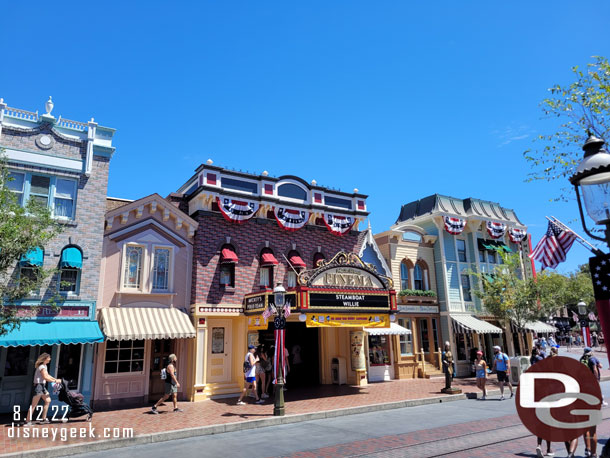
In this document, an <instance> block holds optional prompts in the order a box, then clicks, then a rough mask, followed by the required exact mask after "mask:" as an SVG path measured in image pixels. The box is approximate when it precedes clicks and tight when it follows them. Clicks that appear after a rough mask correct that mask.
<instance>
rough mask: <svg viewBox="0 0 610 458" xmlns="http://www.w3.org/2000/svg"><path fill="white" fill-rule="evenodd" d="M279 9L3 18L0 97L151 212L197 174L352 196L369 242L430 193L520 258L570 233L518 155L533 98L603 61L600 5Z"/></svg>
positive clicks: (608, 43)
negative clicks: (366, 223)
mask: <svg viewBox="0 0 610 458" xmlns="http://www.w3.org/2000/svg"><path fill="white" fill-rule="evenodd" d="M289 3H290V4H288V3H287V2H251V1H250V2H245V1H244V2H241V1H239V2H238V1H233V2H211V1H198V2H192V3H190V4H188V3H187V2H181V3H180V4H178V3H174V4H172V3H168V2H163V3H161V2H155V1H147V2H105V3H103V4H99V3H91V2H89V3H87V2H74V3H72V4H70V3H69V2H61V3H48V2H47V3H41V4H38V5H36V6H34V5H32V4H29V3H28V4H27V5H26V4H20V2H10V3H7V2H5V3H4V4H3V5H2V6H1V7H0V17H1V18H2V29H3V30H2V34H3V37H4V43H5V47H4V52H3V59H2V61H3V65H2V67H3V71H2V72H1V73H0V97H4V99H5V101H6V102H7V103H8V104H9V106H14V107H18V108H23V109H29V110H40V111H43V107H44V102H45V101H46V99H47V98H48V96H49V95H52V96H53V100H54V102H55V110H54V114H55V115H59V114H61V115H62V116H64V117H66V118H69V119H75V120H82V121H85V120H88V119H89V118H90V117H91V116H93V117H95V119H96V121H98V122H99V123H100V124H102V125H105V126H110V127H114V128H116V129H117V133H116V136H115V140H114V143H115V146H116V147H117V151H116V154H115V156H114V158H113V160H112V163H111V175H110V182H109V195H111V196H117V197H124V198H132V199H135V198H139V197H142V196H145V195H148V194H150V193H153V192H158V193H159V194H161V195H166V194H168V193H169V192H171V191H174V190H176V189H177V188H178V187H179V186H180V185H181V184H182V183H183V182H184V181H185V180H186V179H187V178H188V177H190V176H191V174H192V172H193V170H194V169H195V168H196V167H197V166H198V165H199V164H200V163H202V162H205V160H207V159H208V158H212V159H213V160H214V162H215V164H217V165H221V166H226V167H232V168H236V169H242V170H248V171H251V172H256V173H260V172H262V171H263V170H268V171H269V173H270V174H272V175H275V176H279V175H283V174H295V175H298V176H301V177H303V178H304V179H306V180H308V181H309V180H312V179H316V180H317V182H318V183H319V184H322V185H326V186H331V187H336V188H340V189H342V190H346V191H351V190H352V189H353V188H358V189H359V190H360V191H361V192H363V193H366V194H368V195H369V196H370V198H369V200H368V205H369V209H370V210H371V222H372V226H373V229H374V230H375V231H376V232H378V231H382V230H385V229H387V228H388V227H389V226H390V225H391V224H393V223H394V222H395V220H396V217H397V215H398V212H399V209H400V205H401V204H403V203H406V202H409V201H412V200H415V199H418V198H421V197H424V196H427V195H429V194H433V193H442V194H448V195H453V196H456V197H462V198H465V197H470V196H472V197H479V198H484V199H489V200H493V201H497V202H500V203H501V204H502V205H504V206H506V207H509V208H514V209H515V210H516V211H517V214H518V215H519V217H520V218H521V220H522V221H523V222H524V223H525V224H527V225H528V226H529V227H530V230H531V233H532V234H533V238H534V243H536V242H537V241H538V239H539V238H540V237H541V235H542V234H543V233H544V231H545V229H546V221H545V219H544V216H545V215H551V214H552V215H555V216H557V217H559V218H560V219H563V220H565V222H571V224H572V227H573V228H574V229H576V230H577V231H578V230H579V229H580V222H579V221H578V219H577V207H576V203H575V202H574V201H572V202H567V203H552V202H550V200H551V199H552V198H553V197H554V196H556V195H558V194H559V189H560V188H561V187H563V186H566V185H567V182H561V183H560V182H551V183H546V182H544V183H536V184H532V183H525V182H524V179H525V177H526V174H527V172H528V167H529V165H528V163H526V162H525V160H524V159H523V158H522V153H523V151H524V150H525V149H527V148H529V147H530V146H531V142H532V139H533V138H534V137H535V136H536V135H538V134H541V133H545V132H549V131H551V130H550V129H552V127H553V126H552V124H550V123H549V122H548V121H542V120H541V119H540V117H541V112H540V109H539V107H538V104H539V102H540V101H541V100H542V99H543V98H544V97H545V96H547V91H546V90H547V88H548V87H550V86H551V85H552V84H554V83H569V82H571V72H570V68H571V67H572V66H573V65H583V66H584V65H585V64H586V63H588V62H591V61H592V59H591V56H593V55H605V56H610V40H609V39H608V38H609V36H608V31H607V30H608V28H607V18H608V17H610V4H609V3H608V2H601V1H591V2H587V8H586V9H581V10H578V9H576V8H575V5H574V3H573V2H567V1H554V2H510V4H508V3H505V4H499V2H437V3H432V2H417V3H416V2H404V1H387V2H364V1H352V0H350V1H347V0H344V1H335V2H318V1H310V2H300V3H299V4H296V2H289ZM177 5H180V6H177ZM587 257H588V252H587V251H586V250H585V249H583V248H581V247H579V246H577V245H575V246H574V248H573V249H572V251H571V252H570V254H569V256H568V261H567V262H566V263H564V264H562V265H561V266H560V267H559V270H560V271H568V270H571V269H574V268H575V267H576V266H577V265H578V264H581V263H584V262H586V261H587Z"/></svg>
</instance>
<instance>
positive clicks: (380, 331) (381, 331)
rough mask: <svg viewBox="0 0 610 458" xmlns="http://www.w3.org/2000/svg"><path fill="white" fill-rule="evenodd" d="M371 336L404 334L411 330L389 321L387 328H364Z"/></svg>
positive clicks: (409, 332)
mask: <svg viewBox="0 0 610 458" xmlns="http://www.w3.org/2000/svg"><path fill="white" fill-rule="evenodd" d="M364 330H365V331H366V332H368V333H369V335H371V336H404V335H407V334H411V330H410V329H407V328H403V327H402V326H401V325H399V324H396V323H390V327H389V328H364Z"/></svg>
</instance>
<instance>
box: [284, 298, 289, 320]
mask: <svg viewBox="0 0 610 458" xmlns="http://www.w3.org/2000/svg"><path fill="white" fill-rule="evenodd" d="M289 316H290V302H288V301H286V303H285V304H284V318H288V317H289Z"/></svg>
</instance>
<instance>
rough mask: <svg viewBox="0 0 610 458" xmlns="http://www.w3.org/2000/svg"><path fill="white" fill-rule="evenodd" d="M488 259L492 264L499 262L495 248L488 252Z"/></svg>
mask: <svg viewBox="0 0 610 458" xmlns="http://www.w3.org/2000/svg"><path fill="white" fill-rule="evenodd" d="M487 259H489V263H490V264H497V262H498V253H496V252H495V251H494V250H491V251H489V252H488V253H487Z"/></svg>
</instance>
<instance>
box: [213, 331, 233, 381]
mask: <svg viewBox="0 0 610 458" xmlns="http://www.w3.org/2000/svg"><path fill="white" fill-rule="evenodd" d="M208 331H209V332H208V348H209V350H208V351H209V352H210V357H209V360H208V377H207V379H208V382H210V383H225V382H230V381H231V377H232V371H231V355H232V352H231V340H232V321H231V320H210V321H209V324H208Z"/></svg>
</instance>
